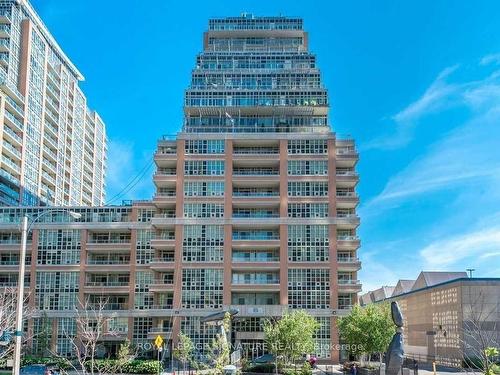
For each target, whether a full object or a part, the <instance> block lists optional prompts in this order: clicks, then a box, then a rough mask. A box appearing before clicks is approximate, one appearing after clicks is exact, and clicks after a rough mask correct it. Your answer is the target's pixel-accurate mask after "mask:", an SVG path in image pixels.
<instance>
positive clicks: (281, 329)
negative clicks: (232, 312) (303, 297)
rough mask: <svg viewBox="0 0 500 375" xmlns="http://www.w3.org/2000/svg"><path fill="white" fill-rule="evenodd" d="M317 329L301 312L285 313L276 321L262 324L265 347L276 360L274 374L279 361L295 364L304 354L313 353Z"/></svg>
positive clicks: (314, 323) (313, 322) (307, 316)
mask: <svg viewBox="0 0 500 375" xmlns="http://www.w3.org/2000/svg"><path fill="white" fill-rule="evenodd" d="M318 328H319V324H318V322H317V321H316V319H314V318H313V317H312V316H311V315H310V314H308V313H307V312H305V311H303V310H296V311H293V312H291V313H285V314H284V315H283V316H282V317H281V319H279V320H277V321H271V320H267V321H266V322H265V323H264V335H265V340H266V344H267V347H268V349H269V351H270V352H271V353H272V354H274V356H275V358H276V361H275V367H276V372H277V371H278V360H279V359H281V360H282V361H283V363H285V364H289V363H292V364H296V362H297V361H298V360H299V359H300V358H302V356H303V355H304V354H310V353H312V352H314V346H315V342H314V334H315V333H316V331H317V330H318Z"/></svg>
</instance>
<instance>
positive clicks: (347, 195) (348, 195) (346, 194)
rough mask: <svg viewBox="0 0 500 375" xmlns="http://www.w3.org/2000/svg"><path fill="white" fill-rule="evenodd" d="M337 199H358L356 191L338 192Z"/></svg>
mask: <svg viewBox="0 0 500 375" xmlns="http://www.w3.org/2000/svg"><path fill="white" fill-rule="evenodd" d="M336 196H337V198H356V197H357V195H356V193H355V192H354V191H337V192H336Z"/></svg>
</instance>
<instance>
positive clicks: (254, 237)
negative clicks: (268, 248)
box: [233, 231, 280, 241]
mask: <svg viewBox="0 0 500 375" xmlns="http://www.w3.org/2000/svg"><path fill="white" fill-rule="evenodd" d="M279 238H280V235H279V233H278V232H263V231H262V232H261V231H248V232H247V231H241V232H233V240H250V241H265V240H279Z"/></svg>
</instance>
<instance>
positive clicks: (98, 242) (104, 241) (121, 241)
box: [88, 238, 130, 245]
mask: <svg viewBox="0 0 500 375" xmlns="http://www.w3.org/2000/svg"><path fill="white" fill-rule="evenodd" d="M88 243H89V244H91V245H103V244H104V245H107V244H122V245H123V244H127V245H128V244H130V238H128V239H121V238H117V239H113V238H110V239H95V238H91V239H90V240H89V242H88Z"/></svg>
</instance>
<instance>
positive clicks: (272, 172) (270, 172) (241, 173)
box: [233, 168, 279, 177]
mask: <svg viewBox="0 0 500 375" xmlns="http://www.w3.org/2000/svg"><path fill="white" fill-rule="evenodd" d="M233 176H237V177H247V176H249V177H255V176H259V177H273V176H279V169H278V168H234V169H233Z"/></svg>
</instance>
